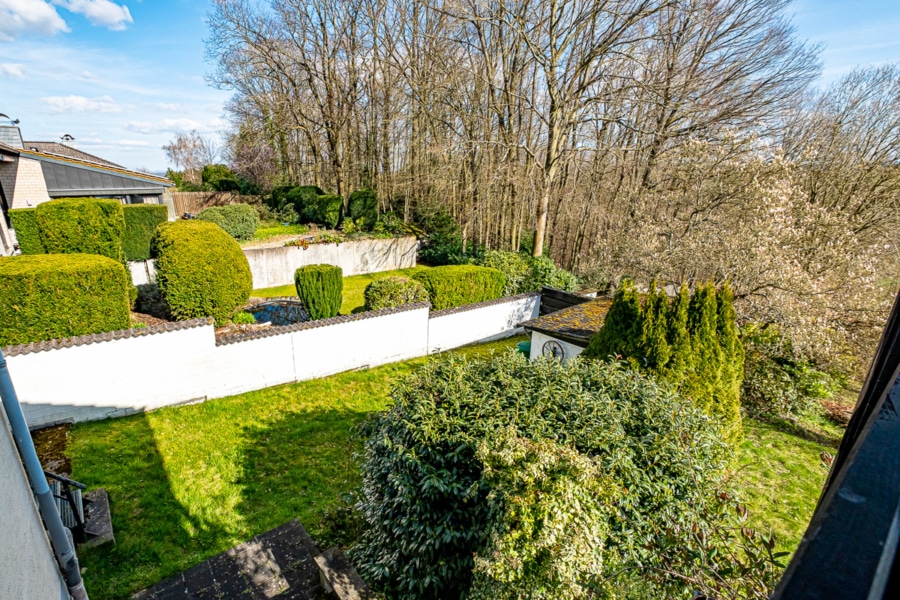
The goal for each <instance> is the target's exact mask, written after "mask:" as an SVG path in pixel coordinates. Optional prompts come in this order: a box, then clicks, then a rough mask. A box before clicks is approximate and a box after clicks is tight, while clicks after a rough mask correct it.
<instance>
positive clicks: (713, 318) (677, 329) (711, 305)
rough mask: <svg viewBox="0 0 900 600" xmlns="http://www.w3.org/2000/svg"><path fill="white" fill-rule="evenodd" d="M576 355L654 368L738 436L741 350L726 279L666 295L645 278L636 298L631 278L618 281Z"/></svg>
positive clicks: (726, 433) (727, 433) (730, 436)
mask: <svg viewBox="0 0 900 600" xmlns="http://www.w3.org/2000/svg"><path fill="white" fill-rule="evenodd" d="M583 356H584V357H585V358H595V359H607V358H609V357H617V356H620V357H622V358H624V359H626V360H627V361H628V363H629V364H630V365H631V366H632V367H633V368H635V369H639V370H644V371H647V372H650V373H653V374H655V375H656V376H658V377H659V378H661V379H663V380H665V381H667V382H669V383H671V384H673V385H675V386H676V387H677V389H679V391H680V392H681V393H682V394H683V395H684V396H685V397H686V398H690V399H691V400H693V401H694V403H695V404H696V405H697V406H698V407H700V408H701V409H703V410H704V411H705V412H706V413H707V414H709V415H714V416H716V417H718V418H719V419H721V421H722V426H723V431H724V436H725V438H726V439H727V440H728V441H730V442H732V443H736V442H738V441H739V440H740V439H741V436H742V428H741V412H740V409H741V399H740V390H741V382H742V380H743V375H744V371H743V362H744V351H743V348H742V346H741V342H740V338H739V336H738V331H737V326H736V325H735V312H734V295H733V293H732V292H731V288H730V287H729V286H728V285H725V286H724V287H723V288H722V289H721V290H719V291H717V290H716V288H715V286H714V285H713V284H712V283H708V284H705V285H701V286H698V287H697V289H696V290H695V291H694V293H693V294H690V295H689V294H688V291H687V288H685V287H682V288H681V291H680V292H679V294H678V296H677V297H676V298H675V300H674V301H673V302H669V300H668V298H667V297H666V295H665V293H664V292H663V291H662V290H659V289H658V288H657V285H656V282H653V284H651V290H650V292H649V293H648V294H647V295H646V296H645V297H644V299H643V301H641V299H640V298H639V297H638V294H637V291H636V289H635V287H634V284H633V283H632V282H630V281H628V280H623V281H622V284H621V286H620V287H619V289H618V290H617V292H616V295H615V298H614V299H613V304H612V306H610V309H609V313H608V314H607V317H606V320H605V322H604V324H603V327H602V328H601V329H600V331H599V332H597V334H596V335H595V336H594V337H593V338H592V339H591V341H590V343H589V344H588V347H587V348H586V349H585V351H584V353H583Z"/></svg>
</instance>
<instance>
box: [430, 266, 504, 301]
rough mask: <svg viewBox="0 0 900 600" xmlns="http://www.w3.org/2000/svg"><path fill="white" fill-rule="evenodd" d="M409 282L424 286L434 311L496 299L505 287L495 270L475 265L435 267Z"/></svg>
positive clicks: (499, 273)
mask: <svg viewBox="0 0 900 600" xmlns="http://www.w3.org/2000/svg"><path fill="white" fill-rule="evenodd" d="M413 279H416V280H418V281H420V282H422V285H423V286H425V290H426V291H427V292H428V298H429V300H430V301H431V307H432V308H433V309H434V310H443V309H445V308H453V307H456V306H463V305H466V304H474V303H476V302H484V301H485V300H494V299H495V298H500V297H502V296H503V288H504V286H505V285H506V277H505V276H504V275H503V273H501V272H500V271H498V270H497V269H491V268H488V267H477V266H475V265H448V266H443V267H435V268H433V269H428V270H426V271H419V272H418V273H415V274H414V275H413Z"/></svg>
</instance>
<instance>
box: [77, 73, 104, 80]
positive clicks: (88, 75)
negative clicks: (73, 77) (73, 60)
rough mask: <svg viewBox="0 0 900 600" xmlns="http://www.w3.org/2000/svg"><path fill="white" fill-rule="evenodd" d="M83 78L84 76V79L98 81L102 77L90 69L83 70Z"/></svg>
mask: <svg viewBox="0 0 900 600" xmlns="http://www.w3.org/2000/svg"><path fill="white" fill-rule="evenodd" d="M81 78H82V79H87V80H88V81H97V80H99V79H100V78H99V77H97V76H96V75H95V74H94V73H91V72H90V71H82V72H81Z"/></svg>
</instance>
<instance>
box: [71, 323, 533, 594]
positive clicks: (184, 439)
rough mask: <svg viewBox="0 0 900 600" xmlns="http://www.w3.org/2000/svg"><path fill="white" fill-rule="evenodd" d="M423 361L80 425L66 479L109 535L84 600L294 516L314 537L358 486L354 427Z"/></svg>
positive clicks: (182, 565)
mask: <svg viewBox="0 0 900 600" xmlns="http://www.w3.org/2000/svg"><path fill="white" fill-rule="evenodd" d="M521 339H522V338H509V339H506V340H501V341H499V342H492V343H489V344H482V345H479V346H473V347H469V348H464V349H460V350H458V351H457V352H461V353H464V354H467V355H484V354H487V353H489V352H491V351H493V350H497V349H505V348H507V347H510V346H514V345H515V344H516V342H518V341H521ZM426 360H428V359H425V358H422V359H417V360H412V361H407V362H404V363H396V364H391V365H386V366H382V367H377V368H374V369H368V370H363V371H351V372H347V373H342V374H339V375H334V376H332V377H327V378H324V379H317V380H313V381H307V382H302V383H296V384H290V385H282V386H277V387H272V388H267V389H265V390H260V391H257V392H251V393H248V394H242V395H240V396H233V397H229V398H221V399H217V400H210V401H209V402H205V403H203V404H197V405H192V406H182V407H171V408H164V409H161V410H157V411H154V412H151V413H146V414H141V415H135V416H132V417H126V418H121V419H115V420H106V421H98V422H91V423H81V424H78V425H75V426H74V427H73V428H72V430H71V432H70V434H69V444H68V448H67V450H66V454H67V455H68V456H69V457H70V458H71V460H72V468H73V476H74V477H75V479H76V480H78V481H82V482H84V483H86V484H88V486H90V487H91V488H95V487H103V488H106V490H107V491H108V492H109V497H110V502H111V508H112V516H113V527H114V530H115V535H116V546H115V547H112V548H109V547H105V548H92V549H83V550H79V558H80V559H81V564H82V566H83V567H85V568H86V571H85V574H84V578H85V582H86V585H87V587H88V592H89V594H90V596H91V598H93V599H94V600H102V599H105V598H123V597H128V596H129V595H130V594H132V593H134V592H136V591H138V590H140V589H143V588H145V587H148V586H150V585H152V584H153V583H156V582H157V581H161V580H163V579H165V578H167V577H170V576H172V575H174V574H176V573H178V572H180V571H182V570H184V569H186V568H188V567H190V566H192V565H195V564H197V563H199V562H201V561H202V560H205V559H206V558H209V557H211V556H213V555H215V554H218V553H219V552H222V551H224V550H227V549H228V548H231V547H232V546H234V545H236V544H238V543H240V542H243V541H246V540H248V539H250V538H251V537H253V536H254V535H257V534H259V533H262V532H264V531H268V530H269V529H272V528H273V527H277V526H278V525H281V524H282V523H285V522H287V521H289V520H290V519H292V518H295V517H297V518H299V519H300V522H301V523H303V525H304V526H305V527H306V528H307V529H308V531H309V532H310V534H311V535H312V536H313V537H314V538H319V536H321V535H322V534H323V527H324V526H325V525H324V524H323V516H324V514H325V512H326V509H327V508H328V507H329V506H330V505H332V504H333V503H335V502H336V501H337V500H338V499H339V496H340V494H341V493H343V492H345V491H348V490H351V489H353V488H355V487H356V486H357V485H358V483H359V473H358V471H357V467H356V465H357V463H356V461H355V459H354V458H353V453H354V452H355V451H357V450H359V449H360V448H361V445H360V440H359V437H358V436H355V435H354V434H353V427H354V426H355V425H357V424H358V423H360V422H361V421H362V420H363V419H365V418H366V416H367V415H369V414H370V413H372V412H374V411H380V410H383V409H384V408H385V407H386V406H387V405H388V396H389V393H390V388H391V385H392V384H393V382H394V381H396V380H397V379H398V378H400V377H403V376H405V375H407V374H409V373H411V372H412V371H413V370H414V369H415V368H417V367H418V366H420V365H422V364H424V362H425V361H426Z"/></svg>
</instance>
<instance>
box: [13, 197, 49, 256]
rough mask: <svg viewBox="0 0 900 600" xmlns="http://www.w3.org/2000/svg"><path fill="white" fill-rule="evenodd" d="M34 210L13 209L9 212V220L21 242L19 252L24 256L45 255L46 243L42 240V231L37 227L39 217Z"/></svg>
mask: <svg viewBox="0 0 900 600" xmlns="http://www.w3.org/2000/svg"><path fill="white" fill-rule="evenodd" d="M36 210H37V209H34V208H13V209H11V210H10V211H9V220H10V221H11V222H12V228H13V229H14V230H15V232H16V239H17V240H18V241H19V250H21V251H22V254H44V253H46V250H45V249H44V242H43V241H42V240H41V231H40V229H39V228H38V225H37V215H36Z"/></svg>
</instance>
